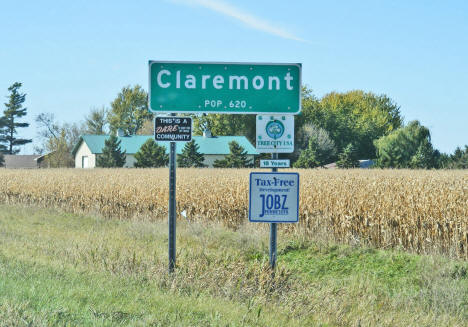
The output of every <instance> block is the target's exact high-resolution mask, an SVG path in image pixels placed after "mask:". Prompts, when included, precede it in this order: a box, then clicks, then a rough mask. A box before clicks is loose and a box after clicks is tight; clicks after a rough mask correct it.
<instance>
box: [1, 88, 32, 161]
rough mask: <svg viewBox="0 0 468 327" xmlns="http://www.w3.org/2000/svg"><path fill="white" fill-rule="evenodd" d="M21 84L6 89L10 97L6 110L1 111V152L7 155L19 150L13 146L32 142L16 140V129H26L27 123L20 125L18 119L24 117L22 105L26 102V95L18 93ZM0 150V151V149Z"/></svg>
mask: <svg viewBox="0 0 468 327" xmlns="http://www.w3.org/2000/svg"><path fill="white" fill-rule="evenodd" d="M20 87H21V83H18V82H16V83H14V84H13V85H12V86H10V87H9V88H8V91H10V96H9V97H8V98H9V101H8V103H5V107H6V109H5V110H4V111H3V117H2V118H0V144H2V143H3V144H4V146H3V147H2V148H3V151H4V152H5V153H8V154H16V153H18V152H19V151H20V150H19V149H15V146H18V145H24V144H27V143H30V142H32V140H28V139H22V138H16V137H15V136H16V134H17V128H21V127H28V126H29V123H20V122H18V119H19V118H21V117H24V116H26V110H27V109H26V108H23V103H24V101H25V100H26V94H21V93H19V91H18V90H19V88H20ZM5 145H6V146H5ZM0 150H2V149H1V148H0Z"/></svg>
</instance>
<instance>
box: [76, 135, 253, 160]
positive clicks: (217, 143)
mask: <svg viewBox="0 0 468 327" xmlns="http://www.w3.org/2000/svg"><path fill="white" fill-rule="evenodd" d="M208 135H209V134H208ZM208 135H205V136H193V137H192V138H193V139H194V140H195V143H196V144H198V146H199V147H200V148H199V150H198V151H199V152H200V153H202V154H203V156H204V157H205V161H204V164H205V165H206V166H208V167H213V163H214V162H215V160H218V159H224V157H225V156H226V155H227V154H229V143H230V142H232V141H236V142H237V143H239V145H240V146H242V147H243V148H244V149H245V150H246V151H247V157H248V158H249V159H251V160H253V159H254V156H255V155H258V153H257V151H256V150H255V148H254V146H253V145H252V144H251V143H250V142H249V141H248V140H247V138H246V137H245V136H208ZM108 138H109V135H82V136H81V137H80V139H79V141H78V143H77V144H76V145H75V147H74V148H73V151H72V155H73V156H74V157H75V168H95V167H96V157H97V156H99V154H101V153H102V149H103V148H104V142H105V140H107V139H108ZM150 138H154V136H153V135H132V136H118V137H117V139H118V140H119V141H120V148H121V150H122V151H125V152H126V156H127V157H126V161H125V165H124V167H127V168H130V167H134V164H135V162H136V159H135V153H137V152H138V150H139V149H140V147H141V146H142V145H143V143H145V142H146V141H147V140H148V139H150ZM157 143H158V144H159V145H162V146H164V147H166V152H167V153H169V142H157ZM184 146H185V142H176V153H177V154H181V153H182V149H183V148H184Z"/></svg>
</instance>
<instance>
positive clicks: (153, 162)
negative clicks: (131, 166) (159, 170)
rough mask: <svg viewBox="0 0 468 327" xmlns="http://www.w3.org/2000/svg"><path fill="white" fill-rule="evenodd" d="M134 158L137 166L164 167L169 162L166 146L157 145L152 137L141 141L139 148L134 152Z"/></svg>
mask: <svg viewBox="0 0 468 327" xmlns="http://www.w3.org/2000/svg"><path fill="white" fill-rule="evenodd" d="M135 159H136V162H135V167H137V168H149V167H164V166H167V164H168V163H169V155H168V154H167V153H166V148H165V147H163V146H161V145H158V144H157V143H156V142H155V141H154V140H153V139H148V141H146V142H145V143H143V145H142V146H141V148H140V150H138V152H137V153H135Z"/></svg>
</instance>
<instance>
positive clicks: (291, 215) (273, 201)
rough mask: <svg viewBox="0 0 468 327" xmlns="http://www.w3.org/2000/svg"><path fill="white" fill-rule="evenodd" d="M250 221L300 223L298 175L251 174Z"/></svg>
mask: <svg viewBox="0 0 468 327" xmlns="http://www.w3.org/2000/svg"><path fill="white" fill-rule="evenodd" d="M249 221H251V222H263V223H296V222H298V221H299V174H298V173H250V187H249Z"/></svg>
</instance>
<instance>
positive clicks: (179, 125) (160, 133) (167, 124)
mask: <svg viewBox="0 0 468 327" xmlns="http://www.w3.org/2000/svg"><path fill="white" fill-rule="evenodd" d="M154 139H155V140H156V141H171V142H190V141H191V140H192V118H190V117H177V116H175V117H172V116H169V117H156V118H155V119H154Z"/></svg>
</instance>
